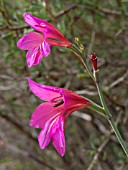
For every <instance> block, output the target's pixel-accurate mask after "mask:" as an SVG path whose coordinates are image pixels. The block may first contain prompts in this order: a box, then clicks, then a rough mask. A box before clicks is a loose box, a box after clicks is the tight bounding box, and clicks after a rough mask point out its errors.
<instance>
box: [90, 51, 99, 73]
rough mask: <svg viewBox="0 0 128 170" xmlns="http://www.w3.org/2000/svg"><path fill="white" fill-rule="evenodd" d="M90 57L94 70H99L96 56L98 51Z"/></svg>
mask: <svg viewBox="0 0 128 170" xmlns="http://www.w3.org/2000/svg"><path fill="white" fill-rule="evenodd" d="M90 59H91V62H92V65H93V68H94V70H95V71H97V56H96V53H92V55H91V57H90Z"/></svg>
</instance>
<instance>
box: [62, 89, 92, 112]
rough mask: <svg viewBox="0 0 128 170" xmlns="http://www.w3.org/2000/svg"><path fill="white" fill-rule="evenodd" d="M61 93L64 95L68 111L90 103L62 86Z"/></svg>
mask: <svg viewBox="0 0 128 170" xmlns="http://www.w3.org/2000/svg"><path fill="white" fill-rule="evenodd" d="M61 95H62V96H63V100H64V104H65V108H66V111H69V110H70V112H71V113H72V112H73V111H75V110H78V109H81V108H84V107H88V106H89V105H90V102H89V101H88V100H86V99H85V98H84V97H82V96H80V95H78V94H76V93H74V92H72V91H70V90H66V89H62V88H61Z"/></svg>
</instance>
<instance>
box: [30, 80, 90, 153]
mask: <svg viewBox="0 0 128 170" xmlns="http://www.w3.org/2000/svg"><path fill="white" fill-rule="evenodd" d="M28 83H29V86H30V90H31V91H32V92H33V93H34V94H35V95H36V96H37V97H38V98H40V99H41V100H45V101H46V102H44V103H42V104H40V105H39V106H38V107H37V108H36V110H35V111H34V113H33V114H32V117H31V121H30V126H34V127H35V128H41V129H42V130H41V132H40V134H39V136H38V141H39V145H40V148H41V149H44V148H45V147H46V146H48V145H49V143H50V141H52V144H53V146H54V147H55V149H56V150H57V152H58V153H59V154H60V155H61V156H64V153H65V136H64V127H65V119H66V118H67V116H69V115H70V114H71V113H72V112H74V111H76V110H78V109H81V108H84V107H87V106H89V105H90V102H89V101H87V100H86V99H85V98H83V97H82V96H79V95H78V94H76V93H74V92H72V91H69V90H66V89H63V88H58V87H53V86H46V85H41V84H38V83H36V82H34V81H32V80H31V79H29V78H28Z"/></svg>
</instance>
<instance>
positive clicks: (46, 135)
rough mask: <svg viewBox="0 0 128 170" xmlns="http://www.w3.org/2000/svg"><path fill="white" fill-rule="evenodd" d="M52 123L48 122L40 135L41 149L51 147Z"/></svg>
mask: <svg viewBox="0 0 128 170" xmlns="http://www.w3.org/2000/svg"><path fill="white" fill-rule="evenodd" d="M50 125H51V122H47V123H46V124H45V127H44V129H43V130H41V132H40V134H39V135H38V142H39V145H40V148H41V149H44V148H45V147H46V146H48V145H49V143H50V140H51V131H50V128H51V127H50Z"/></svg>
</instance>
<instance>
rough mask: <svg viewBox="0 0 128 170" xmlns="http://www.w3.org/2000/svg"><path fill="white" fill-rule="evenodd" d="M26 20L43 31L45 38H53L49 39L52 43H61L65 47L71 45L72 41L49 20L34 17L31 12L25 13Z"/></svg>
mask: <svg viewBox="0 0 128 170" xmlns="http://www.w3.org/2000/svg"><path fill="white" fill-rule="evenodd" d="M24 20H25V22H26V23H27V24H28V25H30V26H31V27H32V28H34V29H35V30H37V31H39V32H42V33H43V34H44V37H45V38H47V39H49V38H50V39H53V40H48V42H49V43H51V45H54V46H58V45H59V46H64V47H68V46H71V43H70V42H69V41H68V40H67V39H66V38H65V37H64V35H63V34H62V33H61V32H60V31H59V30H58V29H56V28H55V27H54V26H53V25H52V24H50V23H48V22H47V21H45V20H42V19H39V18H37V17H34V16H32V15H31V14H29V13H25V14H24Z"/></svg>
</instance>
